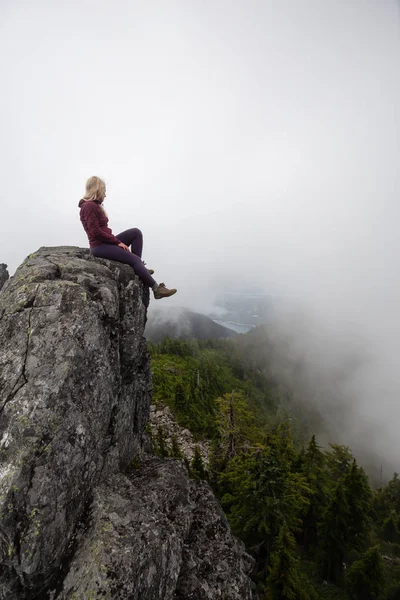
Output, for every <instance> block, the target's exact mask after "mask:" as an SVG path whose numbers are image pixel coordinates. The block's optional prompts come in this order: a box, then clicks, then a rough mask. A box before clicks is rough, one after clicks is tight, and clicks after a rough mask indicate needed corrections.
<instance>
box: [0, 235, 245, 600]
mask: <svg viewBox="0 0 400 600" xmlns="http://www.w3.org/2000/svg"><path fill="white" fill-rule="evenodd" d="M148 302H149V294H148V289H147V288H145V287H144V286H143V284H142V283H141V282H140V280H139V279H138V278H137V277H136V276H135V274H134V272H133V271H132V269H131V268H130V267H129V266H127V265H122V264H120V263H116V262H112V261H107V260H101V259H95V258H93V257H92V256H91V255H90V254H89V252H88V251H87V250H85V249H81V248H71V247H59V248H41V249H40V250H39V251H38V252H36V253H34V254H32V255H30V256H29V257H28V258H27V259H26V261H25V262H24V263H23V264H22V265H21V267H19V269H18V270H17V271H16V273H15V275H14V276H13V277H12V278H11V279H10V280H9V281H8V282H7V285H6V286H5V287H4V288H3V290H2V292H1V294H0V338H1V340H2V345H1V348H0V565H1V566H0V599H1V600H5V599H7V600H14V599H20V600H24V599H25V600H30V599H31V600H34V599H42V598H49V600H51V599H53V600H55V599H56V598H57V599H65V600H66V599H70V600H72V599H76V600H77V599H79V600H81V599H82V600H85V599H86V600H88V599H89V598H90V599H94V598H103V599H104V598H110V599H111V598H121V599H122V598H140V599H143V600H145V599H147V598H148V599H149V600H150V599H152V598H159V599H160V600H161V599H164V598H165V599H168V598H171V600H172V599H174V598H176V599H178V598H179V599H180V598H183V597H187V598H193V599H194V598H199V599H202V598H210V599H214V598H225V599H226V600H236V599H239V598H242V599H244V600H246V599H247V598H251V583H250V580H249V578H248V573H249V571H250V569H251V560H250V559H249V557H248V556H247V555H246V554H245V552H244V549H243V547H242V546H241V545H240V544H239V542H237V541H236V540H235V539H234V538H233V537H232V536H231V534H230V531H229V527H228V525H227V522H226V520H225V517H224V516H223V514H222V512H218V511H220V509H219V506H218V503H217V502H216V500H215V499H214V498H213V496H212V493H211V491H210V490H209V488H207V486H206V487H204V485H205V484H202V483H201V482H191V481H190V480H189V479H188V475H187V472H186V469H185V467H184V465H183V464H182V463H180V462H179V461H174V460H172V459H166V460H161V459H155V458H152V457H148V456H145V455H144V445H143V443H144V440H145V435H144V433H145V428H146V424H147V422H148V418H149V407H150V402H151V375H150V367H149V357H148V353H147V347H146V341H145V339H144V337H143V331H144V326H145V322H146V310H147V306H148ZM202 486H203V487H202ZM196 490H197V491H196ZM201 490H202V491H201ZM200 493H201V494H203V496H202V500H201V505H202V507H203V508H202V510H204V506H206V505H208V506H209V512H208V514H209V517H210V519H211V520H212V519H213V518H214V516H215V514H217V513H218V514H219V517H218V518H219V519H220V524H219V527H218V530H220V531H223V532H224V533H223V536H222V538H221V539H219V540H218V539H215V541H214V542H210V541H209V540H208V542H207V548H203V550H202V549H201V544H202V542H201V539H202V535H201V533H198V534H196V533H195V532H196V531H199V532H200V530H201V528H200V529H199V525H195V524H196V523H197V522H198V520H197V517H196V515H197V512H196V511H197V510H198V509H199V507H198V506H197V504H196V503H198V502H199V498H198V494H200ZM204 494H206V496H207V498H208V500H207V502H204ZM196 498H197V499H196ZM213 515H214V516H213ZM202 519H203V520H204V515H203V517H202ZM221 548H222V550H221ZM224 548H225V550H226V556H225V558H223V557H222V554H224V552H225V550H223V549H224ZM190 552H192V554H190ZM202 553H204V556H207V557H208V558H207V561H208V562H209V567H208V570H207V569H202V571H204V573H205V575H204V577H203V579H201V576H200V579H199V580H198V582H197V583H196V584H195V585H199V590H200V588H201V589H202V590H203V591H202V592H200V591H199V593H198V595H197V596H196V595H190V594H193V593H194V592H193V591H192V590H193V585H194V584H193V583H190V582H193V572H192V570H191V567H190V565H191V564H194V563H196V561H197V563H196V564H200V562H201V560H202V559H201V556H200V555H201V554H202ZM227 557H229V558H227ZM207 564H208V563H207ZM210 565H211V566H210ZM221 565H223V566H221ZM214 567H215V568H214ZM226 568H228V576H227V577H225V578H224V581H223V583H221V581H220V580H221V577H220V576H219V575H218V577H217V573H221V569H222V570H226ZM228 580H229V581H230V583H229V582H228ZM213 586H214V587H213ZM205 589H207V590H208V592H207V593H208V595H206V596H205V595H204V593H205V592H204V590H205ZM180 590H187V592H186V591H185V592H184V593H187V594H189V595H187V596H182V592H181V591H180ZM238 590H239V591H238ZM238 594H241V595H238Z"/></svg>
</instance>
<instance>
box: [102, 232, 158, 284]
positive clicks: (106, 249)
mask: <svg viewBox="0 0 400 600" xmlns="http://www.w3.org/2000/svg"><path fill="white" fill-rule="evenodd" d="M118 239H119V240H121V242H122V239H121V238H120V236H118ZM124 244H125V242H124ZM126 245H128V244H126ZM91 253H92V254H93V256H97V257H98V258H108V259H109V260H116V261H117V262H120V263H123V264H124V265H130V266H131V267H132V269H133V270H134V271H135V273H136V275H138V276H139V277H140V279H141V280H142V281H144V283H145V284H146V285H148V286H149V287H151V288H152V287H153V286H154V285H156V283H157V282H156V281H155V279H153V278H152V276H151V275H150V273H149V272H148V270H147V269H146V267H145V266H144V264H143V262H142V260H141V258H139V256H136V254H132V252H128V251H127V250H124V249H123V248H120V247H119V246H114V245H113V244H101V245H100V246H96V247H95V248H92V249H91Z"/></svg>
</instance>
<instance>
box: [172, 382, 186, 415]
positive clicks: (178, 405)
mask: <svg viewBox="0 0 400 600" xmlns="http://www.w3.org/2000/svg"><path fill="white" fill-rule="evenodd" d="M187 405H188V401H187V397H186V393H185V389H184V387H183V385H182V383H181V382H180V381H178V383H177V384H176V386H175V395H174V409H175V411H176V412H177V413H184V412H185V410H186V409H187Z"/></svg>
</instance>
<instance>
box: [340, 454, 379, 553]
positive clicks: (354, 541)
mask: <svg viewBox="0 0 400 600" xmlns="http://www.w3.org/2000/svg"><path fill="white" fill-rule="evenodd" d="M343 488H344V493H345V496H346V502H347V507H348V511H349V515H348V519H347V527H346V532H347V537H348V540H349V547H350V548H351V549H354V550H357V551H359V552H361V551H364V550H365V549H366V548H367V547H368V541H369V536H370V529H371V518H370V514H371V508H372V492H371V488H370V486H369V482H368V477H367V476H366V474H365V471H364V469H363V468H362V467H358V466H357V463H356V461H355V460H353V463H352V465H351V467H350V468H349V470H348V472H347V473H346V475H345V477H344V478H343Z"/></svg>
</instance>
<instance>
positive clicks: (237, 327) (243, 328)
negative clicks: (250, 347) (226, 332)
mask: <svg viewBox="0 0 400 600" xmlns="http://www.w3.org/2000/svg"><path fill="white" fill-rule="evenodd" d="M213 321H214V323H218V325H222V326H223V327H227V328H228V329H233V331H236V333H247V332H248V331H250V330H251V329H254V327H255V325H245V324H244V323H235V322H234V321H218V320H217V319H213Z"/></svg>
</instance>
